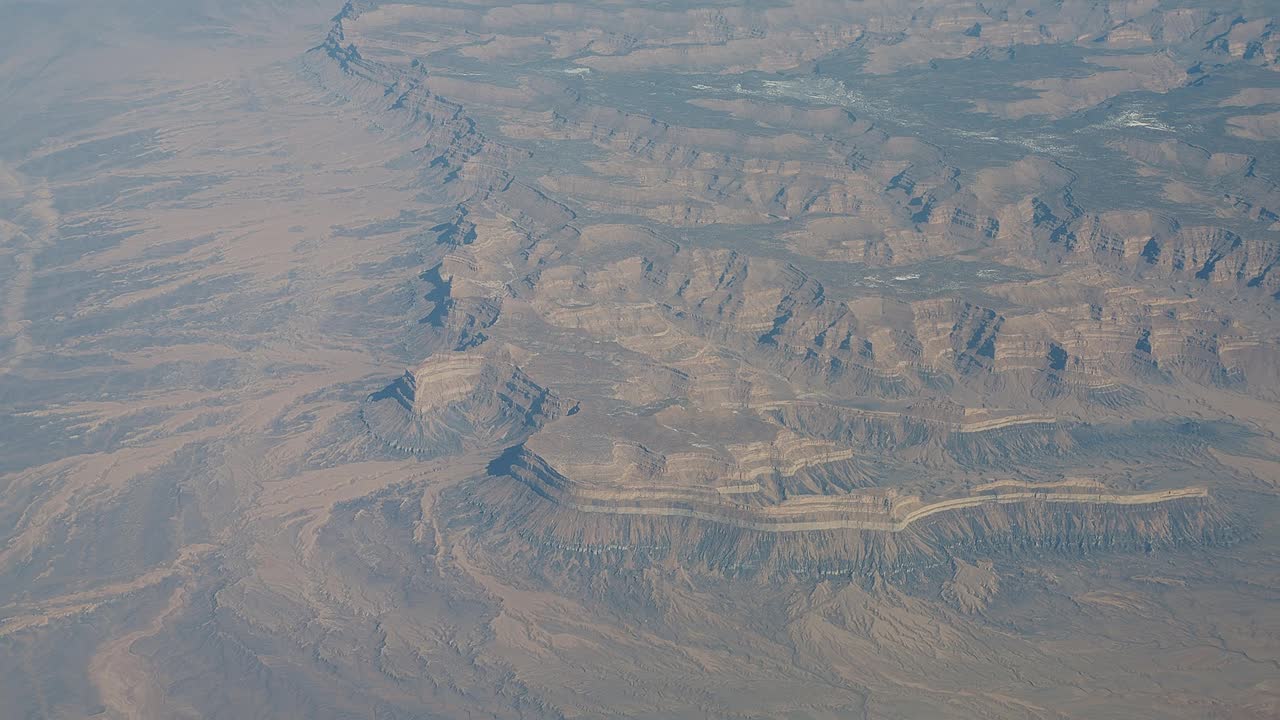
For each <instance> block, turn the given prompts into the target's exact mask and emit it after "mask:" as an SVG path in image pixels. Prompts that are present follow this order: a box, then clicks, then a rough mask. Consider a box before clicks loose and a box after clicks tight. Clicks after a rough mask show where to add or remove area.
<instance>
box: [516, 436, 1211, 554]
mask: <svg viewBox="0 0 1280 720" xmlns="http://www.w3.org/2000/svg"><path fill="white" fill-rule="evenodd" d="M491 471H497V472H505V473H506V474H507V475H509V476H510V477H513V478H515V479H517V480H519V481H520V482H521V483H523V484H525V485H526V486H528V487H529V488H530V489H531V490H533V491H534V492H535V493H536V494H537V495H538V496H540V497H542V498H544V499H546V500H548V501H551V502H553V503H555V504H557V505H559V506H561V507H563V508H566V509H570V510H573V511H577V512H584V513H602V514H606V515H639V516H648V517H674V518H693V519H695V520H701V521H706V522H711V523H717V524H721V525H727V526H731V527H735V528H740V529H743V530H751V531H757V532H769V533H795V532H810V531H825V530H866V531H876V532H889V533H900V532H903V531H906V530H908V529H909V528H911V527H912V526H914V525H916V524H917V523H920V522H922V521H924V520H926V519H928V518H931V517H933V516H935V515H939V514H942V513H948V512H960V511H965V510H969V509H974V508H981V507H984V506H1001V505H1019V504H1036V503H1038V504H1059V503H1070V504H1085V505H1101V506H1106V505H1114V506H1123V507H1135V506H1143V505H1156V504H1160V503H1168V502H1173V501H1178V500H1208V499H1209V497H1210V495H1209V491H1208V489H1207V488H1205V487H1184V488H1175V489H1167V490H1156V491H1150V492H1137V493H1119V492H1114V491H1109V490H1108V489H1107V488H1105V487H1104V486H1102V485H1101V484H1099V483H1097V482H1095V481H1092V480H1085V479H1072V480H1065V481H1059V482H1053V483H1044V484H1036V483H1027V482H1019V481H1015V480H1001V481H995V482H991V483H987V484H985V485H981V486H978V487H976V488H974V490H975V492H974V493H973V494H970V495H965V496H962V497H953V498H945V499H941V500H934V501H931V502H926V501H924V500H923V499H922V498H920V497H919V496H916V495H906V494H901V493H898V492H897V491H895V490H892V489H889V490H884V491H873V492H865V493H855V494H849V495H842V496H812V495H810V496H798V497H792V498H787V499H784V500H782V501H781V502H778V503H776V504H769V505H756V506H751V505H747V504H745V503H741V502H738V503H735V502H730V501H726V500H724V499H723V498H725V497H727V496H731V497H733V498H734V499H735V500H736V499H739V498H740V497H741V496H743V495H747V494H751V493H758V492H760V488H759V486H758V485H755V486H754V487H750V486H748V487H749V488H750V489H748V487H744V486H742V485H723V486H720V487H716V488H714V490H709V489H708V488H696V487H691V488H683V489H676V488H674V487H671V486H667V487H665V488H664V489H663V490H660V491H652V490H640V489H612V490H604V489H599V488H598V487H594V486H589V485H586V484H582V483H576V482H574V481H573V480H571V479H568V478H566V477H565V476H564V475H562V474H561V473H559V472H557V471H556V470H555V469H554V468H552V467H551V466H550V465H548V464H547V463H546V462H545V461H544V460H543V459H542V458H540V457H538V456H536V455H533V454H532V453H530V452H528V451H527V450H517V451H514V452H511V453H508V455H507V457H506V460H505V461H500V463H496V464H495V467H492V468H491ZM726 488H728V489H731V490H730V492H725V490H726ZM717 493H718V495H719V497H717Z"/></svg>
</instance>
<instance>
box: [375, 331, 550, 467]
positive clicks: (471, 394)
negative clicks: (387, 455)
mask: <svg viewBox="0 0 1280 720" xmlns="http://www.w3.org/2000/svg"><path fill="white" fill-rule="evenodd" d="M571 411H572V407H571V406H570V405H569V404H567V403H566V402H565V401H563V400H562V399H561V398H560V397H559V396H557V395H556V394H555V393H553V392H551V391H550V390H547V389H546V388H543V387H541V386H539V385H538V384H536V383H535V382H533V381H532V380H530V379H529V377H528V376H527V375H525V374H524V373H523V372H522V371H521V370H520V369H519V368H518V367H516V366H515V365H514V364H512V363H510V362H508V361H505V360H494V359H489V358H485V357H482V356H478V355H472V354H467V353H442V354H440V355H436V356H433V357H432V358H431V359H429V360H427V362H425V363H423V364H422V365H420V366H419V367H417V368H416V369H414V370H410V371H406V372H405V374H404V375H403V376H401V377H400V379H399V380H396V381H395V382H393V383H392V384H390V385H388V386H387V387H386V388H385V389H384V390H382V391H380V392H377V393H374V394H373V395H370V396H369V398H368V400H366V402H365V404H364V406H363V407H362V409H361V416H362V418H363V420H364V422H365V425H366V426H367V427H368V429H369V431H370V432H372V433H373V434H374V436H376V437H377V438H378V439H379V440H381V441H382V442H384V443H386V444H388V445H390V446H391V447H394V448H396V449H398V450H403V451H407V452H412V453H414V454H415V455H418V456H421V457H424V458H431V457H438V456H441V455H451V454H458V453H461V452H463V451H466V450H473V449H476V448H484V447H493V446H497V447H501V446H504V445H506V444H509V443H513V442H519V441H520V440H523V439H524V438H526V437H528V436H529V435H530V434H531V433H533V432H534V431H536V430H537V429H538V428H539V427H541V426H542V425H543V423H545V422H547V421H549V420H554V419H555V418H557V417H559V416H560V415H561V414H562V413H564V412H571Z"/></svg>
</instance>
